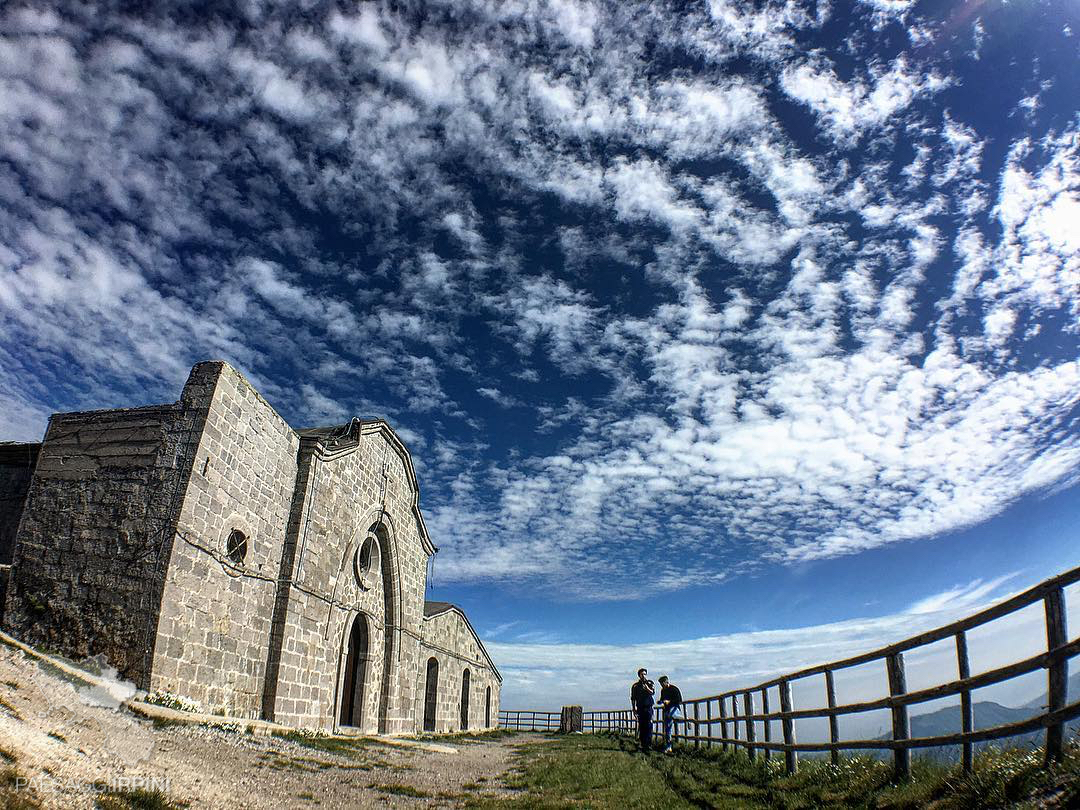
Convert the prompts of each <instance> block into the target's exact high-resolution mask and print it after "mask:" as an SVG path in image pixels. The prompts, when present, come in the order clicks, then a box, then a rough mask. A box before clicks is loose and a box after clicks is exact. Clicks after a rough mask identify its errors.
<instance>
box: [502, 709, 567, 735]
mask: <svg viewBox="0 0 1080 810" xmlns="http://www.w3.org/2000/svg"><path fill="white" fill-rule="evenodd" d="M561 716H562V713H561V712H534V711H529V710H527V709H526V710H524V711H519V712H518V711H507V710H505V709H502V710H500V711H499V728H505V729H510V730H512V731H558V730H559V719H560V717H561Z"/></svg>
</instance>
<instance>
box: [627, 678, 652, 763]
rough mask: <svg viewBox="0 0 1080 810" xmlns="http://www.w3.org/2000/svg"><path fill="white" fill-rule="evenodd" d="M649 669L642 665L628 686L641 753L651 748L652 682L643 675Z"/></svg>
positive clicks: (647, 751)
mask: <svg viewBox="0 0 1080 810" xmlns="http://www.w3.org/2000/svg"><path fill="white" fill-rule="evenodd" d="M648 674H649V671H648V670H647V669H645V667H642V668H641V669H639V670H638V671H637V680H636V681H634V685H633V686H631V687H630V705H631V706H633V707H634V714H635V716H636V717H637V724H638V739H639V740H641V751H642V753H645V754H647V753H649V751H650V750H651V749H652V722H653V720H652V716H653V702H654V701H653V694H655V692H654V690H653V682H652V681H650V680H649V679H648V678H646V677H645V676H646V675H648Z"/></svg>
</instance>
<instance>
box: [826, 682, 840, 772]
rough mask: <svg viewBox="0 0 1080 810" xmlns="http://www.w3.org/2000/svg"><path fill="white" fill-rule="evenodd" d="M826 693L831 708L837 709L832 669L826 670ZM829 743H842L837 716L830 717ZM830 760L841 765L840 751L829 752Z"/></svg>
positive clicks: (831, 715)
mask: <svg viewBox="0 0 1080 810" xmlns="http://www.w3.org/2000/svg"><path fill="white" fill-rule="evenodd" d="M825 693H826V697H827V698H828V700H829V708H830V709H835V708H836V684H835V683H834V682H833V672H832V670H831V669H827V670H825ZM829 742H831V743H832V744H833V745H836V744H837V743H838V742H840V721H839V720H838V719H837V717H836V715H835V714H830V715H829ZM829 759H830V760H831V761H832V764H833V765H839V764H840V749H839V748H834V749H832V751H830V752H829Z"/></svg>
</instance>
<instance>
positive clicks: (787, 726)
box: [780, 681, 799, 776]
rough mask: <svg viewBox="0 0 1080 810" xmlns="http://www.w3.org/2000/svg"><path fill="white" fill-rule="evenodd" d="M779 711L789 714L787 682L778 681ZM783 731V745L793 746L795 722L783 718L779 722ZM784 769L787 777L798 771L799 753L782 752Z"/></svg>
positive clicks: (789, 695) (789, 693)
mask: <svg viewBox="0 0 1080 810" xmlns="http://www.w3.org/2000/svg"><path fill="white" fill-rule="evenodd" d="M780 711H781V712H783V713H784V714H788V713H790V712H791V684H790V683H789V682H788V681H780ZM780 725H781V726H783V729H784V745H795V721H794V720H792V719H791V718H790V717H784V718H783V719H781V721H780ZM784 768H785V770H786V771H787V773H788V776H791V775H792V774H794V773H795V772H796V771H797V770H799V752H798V751H791V750H788V751H785V752H784Z"/></svg>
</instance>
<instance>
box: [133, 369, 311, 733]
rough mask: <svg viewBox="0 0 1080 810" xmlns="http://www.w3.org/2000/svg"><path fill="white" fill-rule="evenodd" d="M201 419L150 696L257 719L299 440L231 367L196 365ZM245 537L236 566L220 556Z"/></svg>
mask: <svg viewBox="0 0 1080 810" xmlns="http://www.w3.org/2000/svg"><path fill="white" fill-rule="evenodd" d="M195 383H197V384H200V385H202V386H203V387H204V389H205V391H206V392H207V394H206V397H207V404H208V416H207V419H206V424H205V427H204V429H203V431H202V433H201V435H200V437H199V441H198V447H197V452H196V455H195V463H194V466H193V470H192V474H191V480H190V483H189V485H188V487H187V488H186V491H185V493H184V498H183V501H182V506H181V509H180V513H179V520H178V522H177V540H176V542H175V544H174V546H173V549H172V555H171V558H170V561H169V567H168V573H167V577H166V582H165V589H164V594H163V598H162V606H161V616H160V621H159V623H158V626H157V629H158V637H157V644H156V648H155V655H154V668H153V676H152V680H151V689H152V690H154V691H161V692H168V693H172V694H176V695H180V696H183V697H185V698H187V699H190V700H194V701H196V702H197V703H199V704H200V705H201V706H202V707H203V708H204V709H205V710H208V711H212V712H220V713H223V714H227V715H229V716H238V717H245V718H256V717H259V716H260V715H261V712H262V692H263V684H264V674H265V665H266V654H267V649H268V645H269V639H270V620H271V616H272V614H273V606H274V597H275V593H276V580H277V575H278V567H279V564H280V559H281V553H282V545H283V542H284V538H285V529H286V524H287V522H288V512H289V504H290V502H291V499H292V491H293V486H294V484H295V482H296V453H297V449H298V447H299V437H298V436H297V435H296V433H294V432H293V430H292V429H291V428H290V427H289V425H288V424H286V422H285V420H283V419H282V418H281V417H280V416H279V415H278V414H277V413H276V412H275V411H274V409H273V408H272V407H271V406H270V405H269V404H268V403H267V402H266V401H265V400H264V399H263V398H262V397H261V396H259V394H258V393H257V392H256V391H255V389H254V388H252V387H251V385H250V384H249V383H248V382H247V381H246V380H245V379H244V378H243V377H242V376H241V375H240V373H239V372H237V371H236V370H235V369H233V368H231V367H230V366H228V365H226V364H224V363H200V364H199V365H198V366H196V367H195V368H194V369H193V371H192V380H191V382H189V385H191V384H195ZM233 529H238V530H240V531H241V532H243V534H244V535H245V536H246V538H247V553H246V556H245V558H244V560H243V562H242V564H240V565H235V564H234V563H233V562H232V561H230V560H229V558H228V557H227V555H226V541H227V538H228V536H229V534H230V532H231V531H232V530H233Z"/></svg>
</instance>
